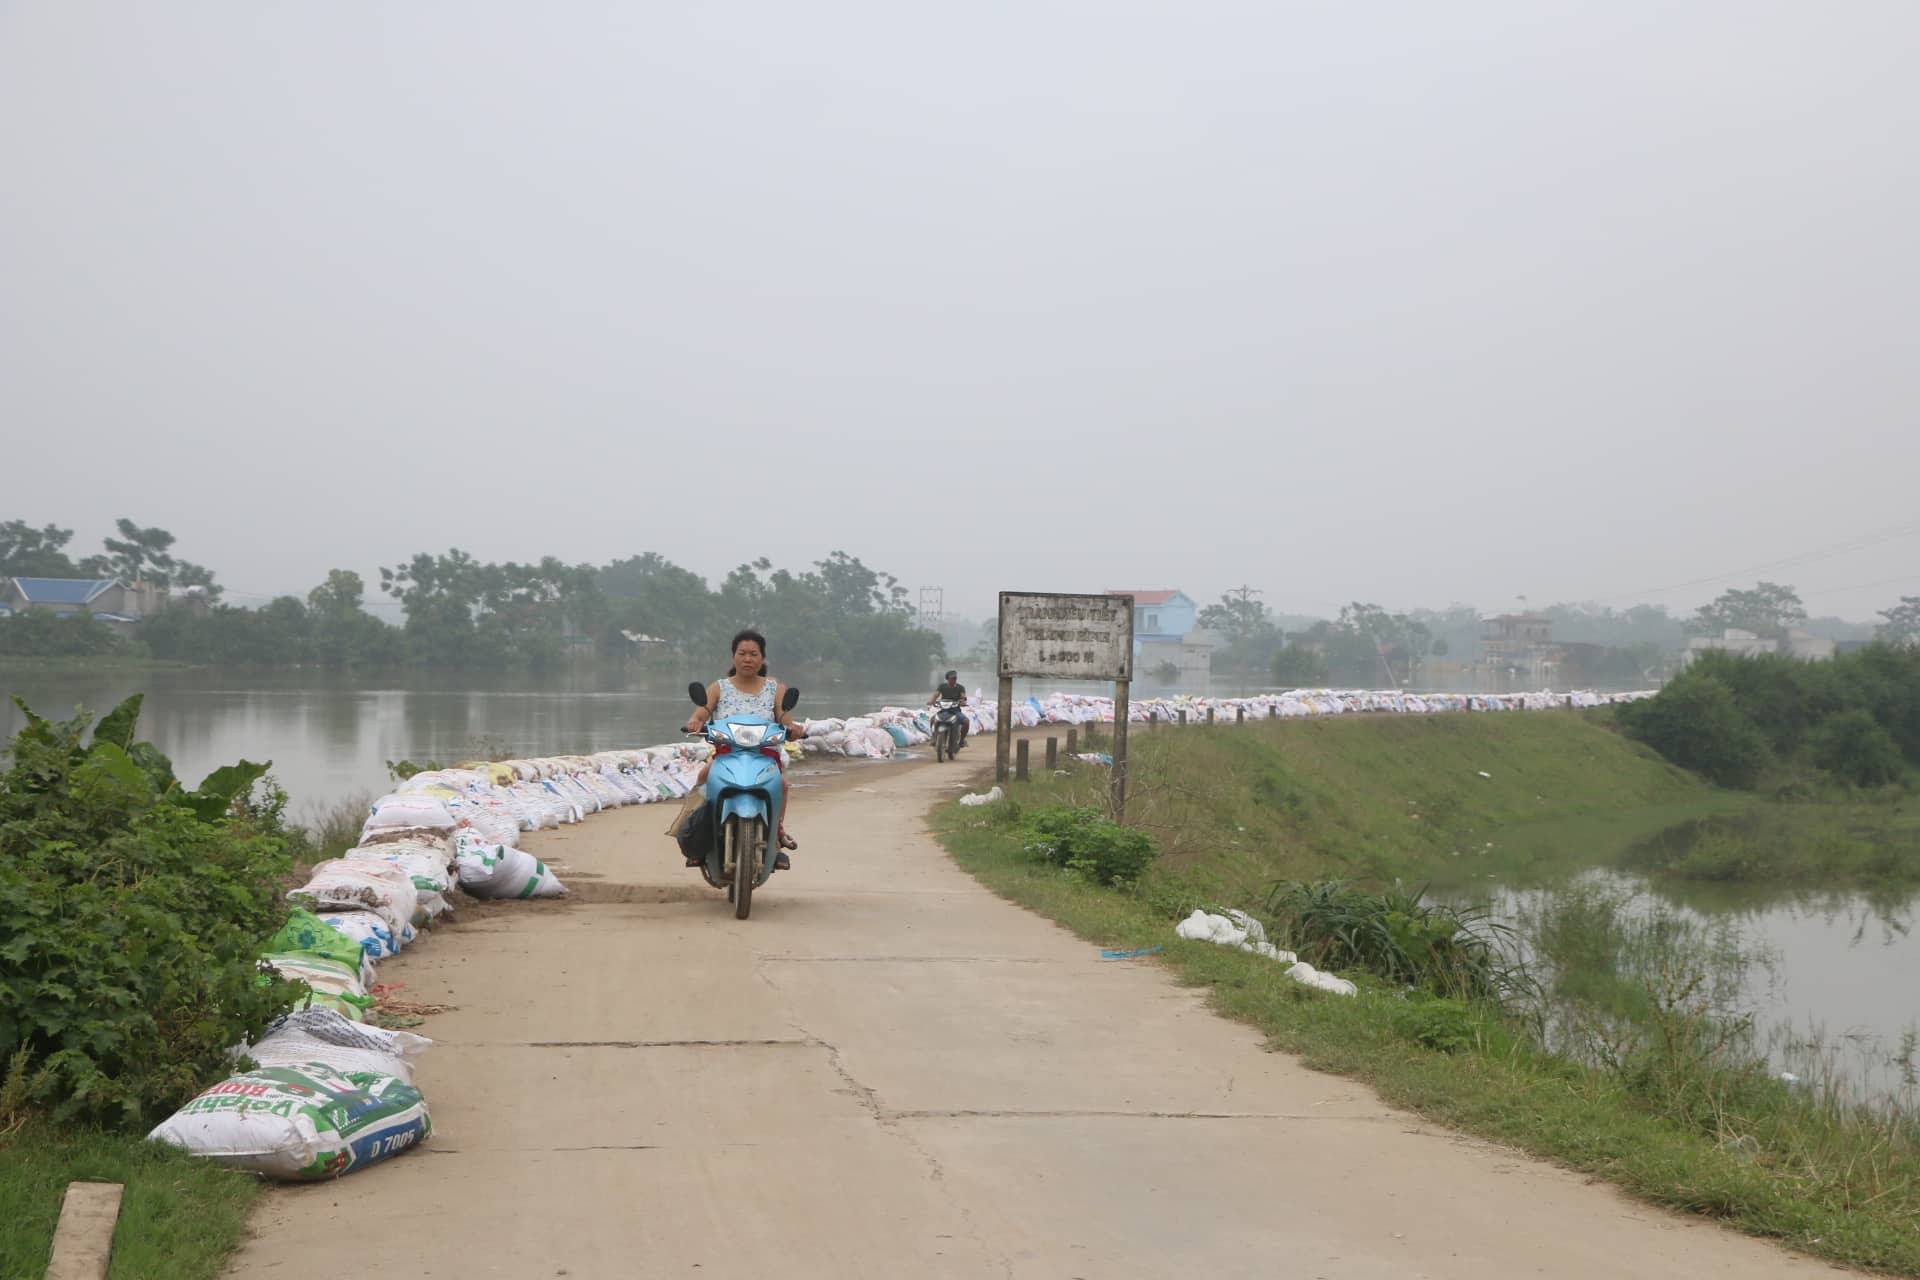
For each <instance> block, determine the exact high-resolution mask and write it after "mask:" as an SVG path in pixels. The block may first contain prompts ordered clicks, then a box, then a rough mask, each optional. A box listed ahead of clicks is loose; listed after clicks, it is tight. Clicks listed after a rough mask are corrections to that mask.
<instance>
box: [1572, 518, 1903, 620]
mask: <svg viewBox="0 0 1920 1280" xmlns="http://www.w3.org/2000/svg"><path fill="white" fill-rule="evenodd" d="M1917 533H1920V520H1909V521H1906V522H1905V523H1902V524H1896V525H1889V526H1887V527H1886V528H1884V529H1876V530H1873V531H1871V532H1869V533H1862V534H1855V535H1853V536H1852V537H1850V538H1848V539H1846V540H1845V541H1842V542H1836V543H1833V544H1832V545H1830V546H1826V547H1817V548H1815V549H1813V550H1811V551H1801V552H1797V553H1795V554H1794V555H1790V556H1783V557H1782V558H1780V559H1778V560H1769V561H1767V562H1765V563H1764V564H1756V565H1749V566H1748V567H1746V568H1744V569H1733V570H1730V571H1729V572H1726V573H1715V574H1709V575H1708V576H1706V577H1704V578H1693V579H1689V580H1688V581H1686V582H1675V583H1670V584H1668V585H1667V586H1664V587H1648V588H1646V589H1644V590H1641V591H1626V592H1622V593H1620V594H1619V595H1613V596H1602V597H1600V598H1599V599H1598V600H1596V601H1595V602H1594V603H1596V604H1609V603H1611V602H1613V601H1615V600H1631V599H1634V598H1636V597H1639V596H1655V595H1661V594H1663V593H1665V592H1668V591H1681V590H1684V589H1685V588H1687V587H1704V586H1708V585H1711V584H1712V583H1715V582H1724V581H1726V580H1727V579H1728V578H1739V577H1744V576H1746V575H1747V574H1749V573H1765V572H1767V571H1769V570H1772V569H1781V568H1785V567H1786V566H1788V565H1795V564H1807V563H1811V562H1812V561H1815V560H1824V559H1826V558H1827V557H1829V556H1837V555H1843V554H1845V553H1846V552H1849V551H1858V550H1861V549H1862V548H1865V547H1871V546H1876V545H1878V544H1880V543H1882V542H1893V541H1897V540H1898V539H1900V538H1910V537H1912V536H1913V535H1915V534H1917Z"/></svg>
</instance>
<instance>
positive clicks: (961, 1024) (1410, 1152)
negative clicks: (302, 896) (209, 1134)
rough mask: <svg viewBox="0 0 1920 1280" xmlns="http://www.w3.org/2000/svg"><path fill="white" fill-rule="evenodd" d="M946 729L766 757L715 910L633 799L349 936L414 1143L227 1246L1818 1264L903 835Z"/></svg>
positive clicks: (357, 1263)
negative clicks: (1081, 932) (388, 994)
mask: <svg viewBox="0 0 1920 1280" xmlns="http://www.w3.org/2000/svg"><path fill="white" fill-rule="evenodd" d="M991 751H992V747H991V742H990V740H989V741H981V740H976V742H975V743H974V745H973V747H972V748H971V749H970V751H969V754H968V756H967V757H963V759H965V760H966V764H964V765H962V766H959V767H957V768H956V767H954V766H935V765H933V764H931V763H930V762H926V763H917V762H907V763H894V764H871V763H861V762H851V761H848V762H836V763H835V764H832V765H828V766H824V767H823V768H820V769H805V770H799V771H796V773H795V775H794V781H795V782H796V783H797V784H799V789H798V790H797V791H796V792H795V796H796V800H795V807H794V811H793V816H792V827H793V830H794V831H795V833H796V834H797V835H798V836H799V837H800V839H801V841H802V846H803V847H802V849H801V851H800V853H799V854H798V855H796V859H795V860H796V864H797V870H796V871H795V872H794V873H792V874H790V875H781V876H777V877H776V878H775V879H774V880H773V881H772V882H771V884H769V885H768V886H767V887H766V888H764V889H763V890H762V891H761V893H759V894H756V895H755V898H754V914H753V919H751V920H748V921H744V922H742V921H735V920H734V919H733V917H732V914H731V909H730V908H729V907H728V906H727V904H726V903H725V902H724V900H723V899H722V898H721V897H720V895H718V894H716V893H714V892H713V891H711V890H708V889H706V888H705V887H704V886H703V885H701V884H700V882H699V880H698V879H697V877H696V876H695V875H694V874H693V873H692V872H688V871H686V870H684V869H683V868H682V866H681V864H680V859H679V857H678V854H677V851H676V850H675V849H674V848H673V846H672V843H671V842H670V841H669V840H668V839H667V838H666V837H665V836H664V835H663V834H662V831H663V829H664V827H665V826H666V823H667V820H668V818H669V816H670V815H669V811H668V810H667V809H666V808H664V807H661V806H645V807H641V808H637V809H626V810H620V811H618V812H615V813H610V814H602V815H599V816H596V817H594V818H590V819H589V820H588V821H587V822H585V823H583V824H581V825H580V826H577V827H572V828H569V829H566V830H563V831H559V832H552V833H546V834H543V835H540V836H534V837H529V838H528V841H527V843H528V847H529V848H530V849H532V850H534V851H535V852H537V853H538V854H539V855H540V856H541V857H542V858H544V859H546V860H547V861H548V862H549V863H550V864H552V865H553V866H554V867H555V868H556V870H557V871H558V872H559V873H560V875H561V876H562V877H563V878H564V879H566V880H567V881H568V882H569V884H571V885H574V886H576V887H577V888H578V889H579V891H580V892H579V893H578V894H577V895H576V896H575V898H574V899H572V900H569V901H567V902H564V903H559V904H543V903H523V904H513V908H512V909H511V910H508V909H504V908H502V909H491V910H488V911H485V912H476V913H471V914H470V916H469V918H467V919H465V920H464V921H462V922H461V923H459V924H457V925H453V926H450V927H446V928H442V929H440V930H437V931H436V933H435V934H434V936H433V937H432V938H431V940H429V941H428V942H427V943H426V944H425V945H423V946H420V947H417V948H415V949H414V950H413V951H411V952H409V953H408V954H407V955H405V956H402V957H400V958H399V959H398V960H396V961H394V962H392V963H390V964H389V965H387V966H385V967H383V969H382V973H381V976H382V978H383V979H385V980H388V981H403V982H405V983H406V984H407V985H406V990H405V992H404V994H405V995H406V996H407V997H408V998H411V999H414V1000H418V1001H424V1002H432V1003H444V1004H449V1005H453V1006H457V1007H456V1008H454V1009H452V1010H451V1011H449V1012H447V1013H444V1014H441V1015H438V1016H436V1017H434V1018H432V1019H431V1020H430V1021H429V1024H428V1025H427V1026H426V1027H423V1028H422V1031H423V1032H424V1033H426V1034H428V1035H431V1036H432V1037H434V1039H435V1042H436V1043H435V1047H434V1049H433V1051H432V1052H430V1053H429V1054H428V1055H427V1056H426V1058H425V1059H424V1061H423V1063H422V1066H421V1069H420V1072H419V1079H420V1083H421V1086H422V1088H423V1089H424V1090H425V1091H426V1094H427V1097H428V1099H429V1101H430V1102H431V1103H432V1106H433V1112H434V1119H435V1124H436V1130H437V1131H436V1133H435V1136H434V1138H433V1140H432V1142H431V1143H430V1144H429V1145H428V1146H427V1148H426V1149H424V1150H422V1151H420V1152H419V1153H417V1154H411V1155H408V1156H405V1157H402V1158H400V1159H397V1160H395V1161H393V1162H391V1163H389V1164H386V1165H382V1166H380V1167H377V1168H374V1169H370V1170H367V1171H365V1172H363V1173H358V1174H355V1175H353V1176H352V1177H350V1178H347V1179H344V1180H342V1181H340V1182H338V1183H330V1184H323V1185H318V1186H311V1187H297V1188H288V1189H280V1190H275V1191H273V1192H272V1193H270V1195H269V1196H268V1197H267V1199H266V1200H265V1202H264V1206H263V1208H262V1210H261V1211H260V1212H259V1213H258V1215H257V1217H256V1219H255V1223H254V1231H253V1237H252V1239H251V1240H250V1241H249V1243H248V1244H247V1245H246V1246H245V1247H244V1249H243V1251H242V1252H241V1254H240V1255H239V1257H238V1258H237V1259H236V1262H235V1265H234V1267H233V1268H232V1271H231V1272H230V1274H231V1275H233V1276H237V1277H247V1278H252V1277H276V1278H277V1277H304V1276H319V1275H331V1274H337V1273H338V1272H339V1271H341V1270H342V1269H343V1267H350V1268H351V1269H361V1268H363V1267H366V1266H369V1265H373V1266H377V1267H378V1268H379V1269H380V1270H382V1271H391V1272H393V1273H394V1274H397V1275H407V1276H449V1277H451V1276H459V1277H477V1276H507V1277H540V1276H572V1277H594V1278H598V1277H632V1276H705V1277H736V1276H738V1277H748V1276H765V1275H770V1274H780V1275H786V1276H796V1277H815V1276H818V1277H851V1276H861V1277H866V1276H871V1277H888V1278H893V1277H904V1276H953V1277H962V1276H965V1277H972V1276H1012V1277H1032V1278H1033V1280H1041V1278H1045V1280H1058V1278H1063V1277H1076V1276H1077V1277H1087V1278H1089V1280H1092V1278H1096V1277H1097V1278H1099V1280H1107V1278H1109V1277H1156V1278H1158V1277H1167V1276H1174V1275H1204V1276H1208V1277H1211V1278H1214V1280H1224V1278H1226V1277H1240V1276H1247V1277H1253V1276H1260V1277H1271V1276H1275V1275H1284V1276H1289V1277H1302V1278H1309V1277H1327V1278H1329V1280H1333V1278H1336V1277H1337V1278H1340V1280H1347V1278H1361V1277H1365V1278H1372V1277H1380V1278H1382V1280H1384V1278H1386V1277H1393V1278H1395V1280H1405V1278H1407V1277H1436V1278H1447V1280H1454V1278H1458V1280H1490V1278H1491V1280H1498V1278H1502V1277H1518V1276H1554V1277H1568V1278H1585V1277H1623V1278H1624V1277H1673V1278H1674V1280H1680V1278H1682V1277H1684V1278H1685V1280H1701V1278H1704V1277H1729V1278H1731V1277H1776V1276H1778V1277H1791V1276H1814V1275H1823V1276H1831V1275H1833V1274H1835V1273H1836V1269H1835V1268H1833V1267H1831V1266H1830V1265H1828V1264H1825V1263H1821V1262H1815V1261H1811V1260H1808V1259H1803V1258H1800V1257H1798V1256H1795V1255H1791V1254H1788V1253H1786V1252H1784V1251H1782V1250H1780V1249H1778V1248H1775V1247H1773V1246H1771V1245H1768V1244H1765V1243H1763V1242H1760V1241H1756V1240H1751V1239H1748V1238H1745V1237H1742V1236H1739V1235H1736V1234H1734V1233H1731V1232H1728V1231H1726V1230H1724V1229H1722V1228H1719V1227H1716V1226H1714V1225H1712V1224H1710V1223H1706V1222H1703V1221H1699V1220H1690V1219H1685V1218H1682V1217H1679V1216H1676V1215H1671V1214H1667V1213H1664V1212H1662V1211H1660V1210H1657V1209H1653V1208H1649V1207H1646V1206H1644V1205H1641V1204H1638V1203H1636V1202H1634V1201H1631V1200H1629V1199H1627V1198H1626V1197H1625V1196H1623V1195H1621V1194H1619V1193H1617V1192H1615V1191H1613V1190H1612V1189H1611V1188H1608V1187H1606V1186H1604V1185H1599V1184H1591V1183H1588V1182H1587V1181H1586V1180H1585V1179H1584V1178H1583V1177H1581V1176H1580V1175H1577V1174H1573V1173H1569V1172H1566V1171H1564V1170H1560V1169H1557V1168H1554V1167H1552V1166H1549V1165H1545V1164H1541V1163H1539V1162H1536V1161H1533V1160H1531V1159H1529V1158H1527V1157H1524V1156H1521V1155H1517V1154H1515V1153H1513V1152H1511V1151H1508V1150H1506V1149H1504V1148H1500V1147H1496V1146H1492V1145H1490V1144H1487V1143H1483V1142H1480V1141H1477V1140H1474V1139H1470V1138H1464V1137H1462V1136H1460V1135H1457V1134H1453V1133H1450V1132H1448V1131H1446V1130H1444V1129H1441V1128H1439V1127H1437V1126H1435V1125H1432V1124H1430V1123H1429V1122H1426V1121H1424V1120H1421V1119H1419V1118H1417V1117H1414V1116H1411V1115H1408V1114H1406V1113H1403V1112H1399V1111H1395V1110H1393V1109H1392V1108H1389V1107H1387V1106H1385V1105H1384V1104H1382V1103H1381V1102H1380V1101H1379V1100H1378V1099H1377V1098H1376V1097H1375V1096H1374V1095H1373V1094H1372V1093H1371V1092H1370V1091H1369V1090H1368V1089H1366V1088H1365V1087H1363V1086H1361V1085H1357V1084H1354V1083H1352V1082H1350V1081H1346V1080H1341V1079H1339V1078H1337V1077H1331V1076H1325V1075H1321V1074H1318V1073H1316V1072H1312V1071H1308V1070H1306V1069H1305V1068H1302V1067H1300V1066H1299V1065H1297V1064H1296V1063H1295V1062H1293V1061H1292V1060H1291V1059H1289V1058H1287V1057H1284V1056H1282V1055H1277V1054H1273V1053H1269V1052H1267V1051H1266V1050H1265V1049H1264V1048H1263V1047H1262V1046H1261V1042H1260V1038H1259V1036H1258V1035H1257V1034H1256V1033H1255V1032H1254V1031H1252V1030H1251V1029H1249V1028H1246V1027H1243V1026H1240V1025H1238V1024H1235V1023H1232V1022H1229V1021H1226V1020H1225V1019H1222V1018H1219V1017H1217V1016H1215V1015H1213V1014H1212V1013H1210V1012H1208V1011H1207V1009H1206V1008H1205V1006H1204V1004H1203V1002H1202V997H1201V996H1200V995H1198V994H1197V993H1195V992H1193V991H1189V990H1184V989H1182V988H1179V987H1177V986H1175V985H1174V984H1173V982H1172V981H1171V980H1170V979H1169V978H1168V977H1167V976H1166V975H1165V974H1163V973H1162V972H1161V971H1160V970H1158V969H1157V968H1155V967H1154V966H1153V965H1152V964H1151V962H1113V961H1102V960H1101V959H1100V955H1099V951H1098V950H1097V949H1096V948H1094V947H1091V946H1089V945H1087V944H1086V943H1083V942H1081V941H1079V940H1078V939H1076V938H1074V937H1072V936H1071V935H1069V934H1068V933H1067V932H1066V931H1064V930H1062V929H1060V928H1058V927H1056V926H1054V925H1052V924H1051V923H1049V922H1047V921H1045V920H1042V919H1040V918H1039V917H1036V916H1034V915H1031V914H1029V913H1027V912H1025V911H1023V910H1021V909H1019V908H1017V907H1014V906H1012V905H1010V904H1008V903H1006V902H1003V901H1001V900H1000V899H998V898H995V897H994V896H992V895H991V894H989V893H987V892H986V891H985V890H983V889H982V888H980V887H979V886H978V885H977V884H976V883H974V881H973V880H971V879H970V878H969V877H967V876H966V875H964V874H963V873H961V872H960V871H959V870H958V869H957V868H955V867H954V866H953V864H952V863H951V862H950V861H949V860H948V859H947V857H946V856H945V854H944V852H943V851H942V850H941V849H940V847H939V846H938V845H937V844H936V843H935V842H934V841H933V839H932V838H931V837H930V836H929V835H928V834H926V829H925V815H926V813H927V811H928V809H929V808H930V807H931V806H932V805H933V804H934V803H935V802H936V801H938V800H939V799H941V798H943V797H945V796H947V795H950V794H951V793H952V789H953V788H954V787H956V786H959V785H962V784H963V783H964V784H967V785H977V784H979V783H980V777H979V773H978V766H979V765H980V764H982V763H987V764H990V763H991Z"/></svg>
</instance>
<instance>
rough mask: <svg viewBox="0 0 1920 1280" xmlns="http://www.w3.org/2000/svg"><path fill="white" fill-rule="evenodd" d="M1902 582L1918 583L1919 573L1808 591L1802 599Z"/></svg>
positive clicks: (1865, 589)
mask: <svg viewBox="0 0 1920 1280" xmlns="http://www.w3.org/2000/svg"><path fill="white" fill-rule="evenodd" d="M1902 582H1920V573H1905V574H1901V575H1900V576H1899V577H1897V578H1882V579H1880V581H1878V582H1861V583H1856V584H1855V585H1853V586H1851V587H1827V588H1826V589H1824V590H1821V591H1809V592H1807V593H1806V595H1805V596H1804V597H1802V598H1803V599H1807V600H1817V599H1819V598H1820V597H1821V596H1837V595H1839V594H1841V593H1842V592H1845V591H1867V590H1870V589H1872V588H1874V587H1890V586H1893V585H1895V584H1896V583H1902Z"/></svg>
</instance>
